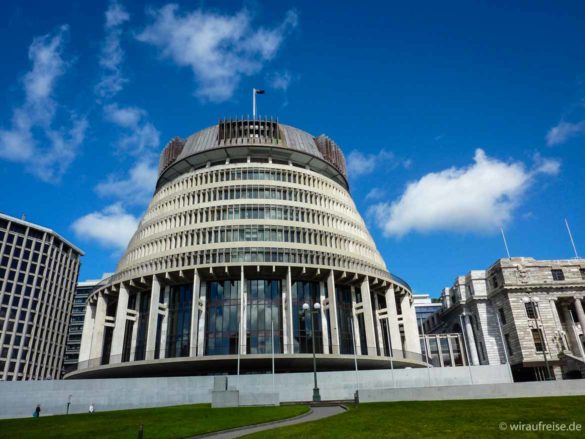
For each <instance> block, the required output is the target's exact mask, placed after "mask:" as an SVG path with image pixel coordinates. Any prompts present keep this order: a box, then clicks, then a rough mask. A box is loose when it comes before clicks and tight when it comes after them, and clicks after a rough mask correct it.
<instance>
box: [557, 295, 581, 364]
mask: <svg viewBox="0 0 585 439" xmlns="http://www.w3.org/2000/svg"><path fill="white" fill-rule="evenodd" d="M561 310H562V313H563V320H564V321H565V325H566V327H567V337H568V339H569V344H570V346H569V349H570V350H571V352H572V353H573V354H574V355H578V356H580V357H582V356H583V353H582V352H583V350H582V348H581V342H580V340H579V337H578V336H577V332H576V328H575V322H574V321H573V316H572V315H571V311H570V310H569V305H568V304H567V303H563V304H561Z"/></svg>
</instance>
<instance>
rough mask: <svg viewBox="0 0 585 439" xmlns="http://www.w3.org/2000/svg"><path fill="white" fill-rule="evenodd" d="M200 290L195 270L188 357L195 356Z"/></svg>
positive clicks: (197, 274)
mask: <svg viewBox="0 0 585 439" xmlns="http://www.w3.org/2000/svg"><path fill="white" fill-rule="evenodd" d="M200 289H201V279H200V278H199V273H197V270H195V272H194V273H193V296H192V299H191V334H190V336H189V343H190V347H189V356H190V357H195V356H196V355H197V340H198V338H197V331H198V330H199V290H200Z"/></svg>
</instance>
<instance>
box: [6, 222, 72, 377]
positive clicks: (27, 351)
mask: <svg viewBox="0 0 585 439" xmlns="http://www.w3.org/2000/svg"><path fill="white" fill-rule="evenodd" d="M82 255H83V252H82V251H81V250H79V249H78V248H77V247H75V246H74V245H73V244H71V243H70V242H68V241H66V240H65V239H64V238H63V237H61V236H60V235H58V234H57V233H55V232H54V231H53V230H50V229H47V228H45V227H41V226H38V225H36V224H32V223H30V222H28V221H24V220H20V219H18V218H13V217H11V216H8V215H3V214H0V380H5V381H20V380H31V379H34V380H36V379H58V378H60V377H61V372H62V368H63V354H64V350H65V340H66V336H67V324H68V323H69V315H70V312H71V306H72V303H73V293H74V291H75V284H76V283H77V275H78V272H79V259H80V257H81V256H82Z"/></svg>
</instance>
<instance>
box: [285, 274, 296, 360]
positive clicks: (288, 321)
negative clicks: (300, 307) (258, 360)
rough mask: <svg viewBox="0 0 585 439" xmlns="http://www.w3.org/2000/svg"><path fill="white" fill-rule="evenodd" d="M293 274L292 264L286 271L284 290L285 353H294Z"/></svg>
mask: <svg viewBox="0 0 585 439" xmlns="http://www.w3.org/2000/svg"><path fill="white" fill-rule="evenodd" d="M292 308H293V306H292V276H291V272H290V266H289V267H288V268H287V271H286V279H285V280H284V285H283V291H282V328H283V331H284V334H283V343H284V353H285V354H293V353H294V338H293V320H292Z"/></svg>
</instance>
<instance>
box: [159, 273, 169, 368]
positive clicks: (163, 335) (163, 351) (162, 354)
mask: <svg viewBox="0 0 585 439" xmlns="http://www.w3.org/2000/svg"><path fill="white" fill-rule="evenodd" d="M170 294H171V287H170V286H168V285H166V286H165V289H164V293H163V305H164V311H163V319H162V324H161V328H160V349H159V358H166V357H167V327H168V325H169V300H170V297H169V296H170Z"/></svg>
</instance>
